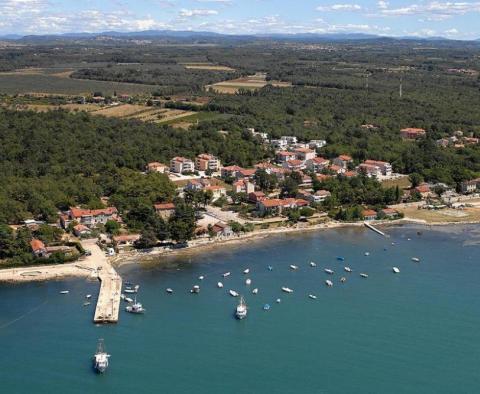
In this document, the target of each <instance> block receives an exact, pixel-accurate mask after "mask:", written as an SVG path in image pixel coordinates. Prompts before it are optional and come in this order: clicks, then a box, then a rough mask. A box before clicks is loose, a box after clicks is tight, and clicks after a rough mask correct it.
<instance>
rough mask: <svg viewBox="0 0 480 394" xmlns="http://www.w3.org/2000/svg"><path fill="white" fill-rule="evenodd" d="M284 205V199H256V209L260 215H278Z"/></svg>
mask: <svg viewBox="0 0 480 394" xmlns="http://www.w3.org/2000/svg"><path fill="white" fill-rule="evenodd" d="M284 205H285V202H284V200H280V199H278V198H266V199H264V200H259V201H257V210H258V212H259V213H260V215H262V216H263V215H279V214H281V213H282V210H283V207H284Z"/></svg>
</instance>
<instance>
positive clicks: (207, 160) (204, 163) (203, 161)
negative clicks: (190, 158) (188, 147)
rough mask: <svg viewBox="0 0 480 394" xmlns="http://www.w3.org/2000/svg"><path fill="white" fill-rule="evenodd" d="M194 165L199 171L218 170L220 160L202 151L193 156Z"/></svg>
mask: <svg viewBox="0 0 480 394" xmlns="http://www.w3.org/2000/svg"><path fill="white" fill-rule="evenodd" d="M195 167H196V168H197V170H199V171H218V170H220V160H218V159H217V158H216V157H215V156H213V155H209V154H207V153H203V154H201V155H198V156H197V157H196V158H195Z"/></svg>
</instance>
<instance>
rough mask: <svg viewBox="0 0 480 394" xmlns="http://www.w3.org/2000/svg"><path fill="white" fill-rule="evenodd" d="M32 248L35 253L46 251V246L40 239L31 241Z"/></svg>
mask: <svg viewBox="0 0 480 394" xmlns="http://www.w3.org/2000/svg"><path fill="white" fill-rule="evenodd" d="M30 246H31V247H32V250H33V251H34V252H37V251H39V250H43V249H45V244H44V243H43V242H42V241H40V240H39V239H36V238H34V239H32V240H31V241H30Z"/></svg>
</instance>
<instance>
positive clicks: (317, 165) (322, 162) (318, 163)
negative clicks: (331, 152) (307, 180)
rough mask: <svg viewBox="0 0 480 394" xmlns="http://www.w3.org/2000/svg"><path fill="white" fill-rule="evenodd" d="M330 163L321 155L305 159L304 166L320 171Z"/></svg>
mask: <svg viewBox="0 0 480 394" xmlns="http://www.w3.org/2000/svg"><path fill="white" fill-rule="evenodd" d="M329 164H330V160H327V159H325V158H323V157H315V158H313V159H310V160H307V162H306V166H307V168H308V169H309V170H310V171H313V172H321V171H322V170H324V169H325V168H327V167H328V165H329Z"/></svg>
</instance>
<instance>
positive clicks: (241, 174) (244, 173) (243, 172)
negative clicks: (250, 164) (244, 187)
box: [236, 168, 257, 179]
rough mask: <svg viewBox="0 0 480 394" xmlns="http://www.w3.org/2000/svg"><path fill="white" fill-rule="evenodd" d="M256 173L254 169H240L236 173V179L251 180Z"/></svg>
mask: <svg viewBox="0 0 480 394" xmlns="http://www.w3.org/2000/svg"><path fill="white" fill-rule="evenodd" d="M256 172H257V169H256V168H241V169H240V170H238V171H237V174H236V178H237V179H245V178H248V179H253V177H254V176H255V173H256Z"/></svg>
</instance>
